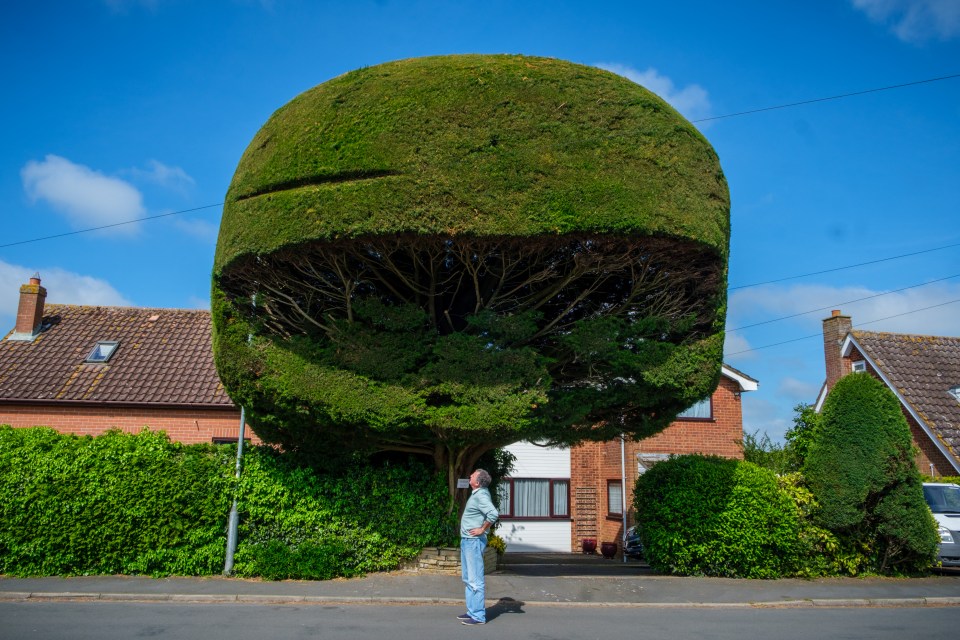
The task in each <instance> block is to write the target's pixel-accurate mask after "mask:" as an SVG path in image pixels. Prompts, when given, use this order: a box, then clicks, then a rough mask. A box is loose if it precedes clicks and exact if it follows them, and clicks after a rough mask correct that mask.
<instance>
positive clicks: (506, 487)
mask: <svg viewBox="0 0 960 640" xmlns="http://www.w3.org/2000/svg"><path fill="white" fill-rule="evenodd" d="M497 498H498V500H499V503H500V514H501V515H504V516H509V515H513V514H511V513H510V481H509V480H502V481H501V482H500V484H498V485H497Z"/></svg>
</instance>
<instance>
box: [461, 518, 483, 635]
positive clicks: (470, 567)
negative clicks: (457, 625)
mask: <svg viewBox="0 0 960 640" xmlns="http://www.w3.org/2000/svg"><path fill="white" fill-rule="evenodd" d="M486 548H487V536H486V534H484V535H482V536H480V537H478V538H460V573H461V575H462V577H463V584H464V585H466V586H465V588H464V593H465V595H466V598H467V614H468V615H469V616H470V617H471V618H473V619H474V620H479V621H480V622H486V621H487V609H486V606H485V604H484V600H485V598H486V593H485V585H484V580H483V552H484V551H485V550H486Z"/></svg>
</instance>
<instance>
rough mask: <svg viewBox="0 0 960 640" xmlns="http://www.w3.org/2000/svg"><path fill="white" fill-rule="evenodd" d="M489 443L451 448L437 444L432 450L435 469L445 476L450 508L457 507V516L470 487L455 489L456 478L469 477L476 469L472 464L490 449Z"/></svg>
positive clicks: (461, 510) (461, 509) (451, 509)
mask: <svg viewBox="0 0 960 640" xmlns="http://www.w3.org/2000/svg"><path fill="white" fill-rule="evenodd" d="M492 448H493V447H491V446H490V445H469V446H466V447H460V448H451V447H447V446H445V445H443V444H437V446H436V447H435V448H434V452H433V462H434V464H435V465H436V467H437V471H440V472H442V473H444V474H445V475H446V476H447V491H448V492H449V494H450V510H449V512H448V513H452V512H453V509H454V508H456V509H457V516H458V517H459V516H460V515H461V514H462V513H463V508H464V506H465V505H466V504H467V498H469V497H470V489H457V480H459V479H461V478H462V479H466V478H469V477H470V475H471V474H472V473H473V472H474V471H475V470H476V467H475V466H474V465H476V464H477V460H479V459H480V456H482V455H483V454H484V453H486V452H487V451H489V450H490V449H492Z"/></svg>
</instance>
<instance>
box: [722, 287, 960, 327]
mask: <svg viewBox="0 0 960 640" xmlns="http://www.w3.org/2000/svg"><path fill="white" fill-rule="evenodd" d="M952 278H960V273H958V274H956V275H952V276H947V277H945V278H937V279H936V280H930V281H928V282H921V283H920V284H912V285H910V286H909V287H903V288H902V289H894V290H893V291H884V292H883V293H875V294H873V295H872V296H865V297H863V298H857V299H855V300H847V301H846V302H834V303H833V304H829V305H827V306H825V307H819V308H817V309H810V310H809V311H801V312H800V313H794V314H791V315H789V316H781V317H779V318H774V319H772V320H764V321H763V322H755V323H753V324H745V325H743V326H742V327H737V328H736V329H727V330H726V332H725V333H732V332H734V331H742V330H743V329H750V328H752V327H759V326H760V325H764V324H771V323H774V322H780V321H781V320H789V319H790V318H796V317H798V316H805V315H807V314H810V313H816V312H817V311H826V310H827V309H835V308H838V307H841V306H843V305H845V304H853V303H855V302H863V301H864V300H871V299H873V298H880V297H882V296H888V295H890V294H892V293H900V292H901V291H906V290H908V289H916V288H917V287H925V286H927V285H928V284H934V283H936V282H943V281H944V280H950V279H952Z"/></svg>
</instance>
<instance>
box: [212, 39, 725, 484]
mask: <svg viewBox="0 0 960 640" xmlns="http://www.w3.org/2000/svg"><path fill="white" fill-rule="evenodd" d="M728 242H729V195H728V191H727V186H726V182H725V180H724V177H723V174H722V171H721V169H720V165H719V161H718V159H717V157H716V154H715V153H714V151H713V149H712V148H711V147H710V145H709V144H708V143H707V141H706V140H705V139H704V138H703V136H702V135H700V133H699V132H698V131H697V130H696V128H694V127H693V126H692V125H691V124H690V123H689V122H687V121H686V120H684V119H683V118H682V117H681V116H680V115H679V114H678V113H677V112H676V111H674V110H673V109H672V108H671V107H670V106H668V105H667V104H666V103H665V102H664V101H662V100H661V99H659V98H658V97H656V96H655V95H653V94H652V93H650V92H649V91H647V90H645V89H643V88H642V87H640V86H638V85H636V84H634V83H632V82H630V81H628V80H626V79H625V78H622V77H619V76H617V75H615V74H612V73H610V72H607V71H603V70H600V69H597V68H592V67H585V66H581V65H576V64H572V63H568V62H564V61H560V60H552V59H545V58H528V57H522V56H489V55H477V56H446V57H436V58H424V59H418V60H404V61H400V62H394V63H388V64H384V65H379V66H375V67H370V68H366V69H360V70H357V71H353V72H351V73H348V74H345V75H343V76H340V77H338V78H335V79H333V80H330V81H329V82H326V83H324V84H322V85H320V86H318V87H315V88H314V89H311V90H310V91H307V92H305V93H304V94H302V95H300V96H298V97H297V98H295V99H294V100H293V101H291V102H290V103H289V104H288V105H286V106H284V107H283V108H281V109H280V110H278V111H277V112H276V113H275V114H274V115H273V116H272V117H271V118H270V120H269V121H268V122H267V123H266V124H265V125H264V127H263V128H262V129H261V130H260V132H258V133H257V135H256V136H255V138H254V140H253V141H252V142H251V144H250V146H249V147H248V148H247V150H246V152H245V153H244V155H243V158H242V159H241V160H240V163H239V165H238V167H237V171H236V174H235V175H234V179H233V181H232V183H231V186H230V189H229V191H228V193H227V196H226V204H225V206H224V215H223V221H222V224H221V230H220V238H219V241H218V244H217V253H216V257H215V264H214V273H213V292H212V309H213V321H214V328H215V335H214V349H215V357H216V362H217V368H218V371H219V373H220V377H221V379H222V380H223V382H224V385H225V386H226V388H227V390H228V392H229V393H230V395H231V397H232V398H233V400H234V401H235V402H237V403H239V404H242V405H243V406H244V407H245V408H246V409H247V411H248V416H249V418H250V420H251V423H252V425H253V427H254V429H255V430H256V432H257V433H258V434H259V435H260V436H261V437H262V438H264V439H265V440H266V441H268V442H274V443H279V444H282V445H283V447H284V448H285V449H286V450H287V451H300V452H302V453H305V454H308V455H311V454H312V455H314V456H316V457H317V458H318V459H322V458H324V457H325V456H327V455H329V452H331V451H346V450H356V451H363V452H374V451H381V450H393V451H401V452H410V453H418V454H422V455H425V456H429V457H431V458H432V459H433V461H434V464H435V465H436V466H437V468H438V469H442V470H444V471H445V472H446V475H447V482H448V487H449V488H450V490H451V493H452V491H453V487H454V486H455V482H456V479H457V478H459V477H465V476H466V475H467V474H468V473H469V471H470V470H471V469H472V468H473V467H474V466H475V463H476V461H477V460H478V458H479V457H480V456H481V455H483V454H484V453H485V452H487V451H489V450H491V449H493V448H496V447H498V446H502V445H504V444H508V443H510V442H514V441H517V440H522V439H530V438H542V439H547V440H550V441H552V442H556V443H560V442H563V443H573V442H577V441H580V440H584V439H597V440H604V439H608V438H610V437H614V436H616V435H619V434H621V433H626V434H629V435H631V436H633V437H636V438H642V437H645V436H649V435H652V434H653V433H656V432H657V431H659V430H661V429H663V428H664V427H666V425H668V424H669V423H670V421H671V420H672V418H673V416H675V415H676V413H677V412H679V411H681V410H682V409H684V408H685V407H687V406H689V405H691V404H693V403H694V402H696V401H697V400H700V399H702V398H703V397H706V396H707V395H708V394H709V393H710V392H712V390H713V389H714V387H715V386H716V384H717V381H718V379H719V370H720V358H721V354H722V345H723V324H724V310H725V304H726V293H725V291H726V263H727V253H728Z"/></svg>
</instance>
